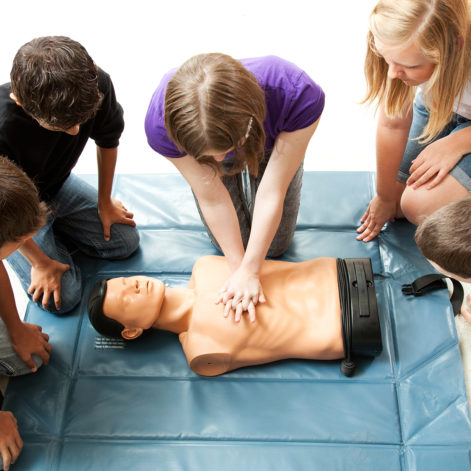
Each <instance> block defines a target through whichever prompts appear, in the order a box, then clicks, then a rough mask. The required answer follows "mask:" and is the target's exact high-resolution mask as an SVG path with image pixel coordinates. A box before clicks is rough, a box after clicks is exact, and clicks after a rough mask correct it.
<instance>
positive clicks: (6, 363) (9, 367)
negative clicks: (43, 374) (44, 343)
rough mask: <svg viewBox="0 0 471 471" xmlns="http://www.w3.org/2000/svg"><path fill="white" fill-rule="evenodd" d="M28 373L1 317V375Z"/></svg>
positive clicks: (35, 359)
mask: <svg viewBox="0 0 471 471" xmlns="http://www.w3.org/2000/svg"><path fill="white" fill-rule="evenodd" d="M33 360H34V362H35V363H36V366H37V367H38V368H39V367H40V366H41V365H42V360H41V358H40V357H38V356H36V355H33ZM28 373H31V371H30V369H29V368H28V367H27V366H26V364H25V363H23V360H22V359H21V358H20V357H19V356H18V355H17V354H16V352H15V350H13V347H12V345H11V341H10V337H9V336H8V331H7V328H6V326H5V324H4V322H3V321H2V319H1V318H0V376H20V375H25V374H28ZM0 469H1V468H0Z"/></svg>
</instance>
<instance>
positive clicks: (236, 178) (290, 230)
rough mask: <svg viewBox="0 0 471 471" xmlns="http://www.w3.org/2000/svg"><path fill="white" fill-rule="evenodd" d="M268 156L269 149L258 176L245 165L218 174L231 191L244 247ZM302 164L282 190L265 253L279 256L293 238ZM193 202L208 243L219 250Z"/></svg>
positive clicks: (301, 179)
mask: <svg viewBox="0 0 471 471" xmlns="http://www.w3.org/2000/svg"><path fill="white" fill-rule="evenodd" d="M269 159H270V152H266V153H265V156H264V159H263V161H262V162H261V163H260V165H259V170H258V176H257V177H253V176H252V175H250V174H249V172H248V171H247V169H245V170H244V171H243V172H242V173H238V174H236V175H225V176H223V177H222V182H223V183H224V186H225V187H226V188H227V190H228V192H229V194H230V195H231V199H232V204H233V205H234V208H235V210H236V213H237V218H238V219H239V227H240V233H241V236H242V242H243V244H244V247H245V248H247V243H248V241H249V236H250V230H251V227H252V215H253V209H254V203H255V196H256V193H257V190H258V187H259V185H260V182H261V180H262V178H263V175H264V173H265V169H266V167H267V164H268V160H269ZM303 173H304V168H303V164H301V165H300V166H299V168H298V170H297V171H296V173H295V175H294V177H293V179H292V180H291V183H290V184H289V187H288V190H287V191H286V196H285V200H284V203H283V214H282V216H281V222H280V225H279V226H278V230H277V231H276V234H275V237H274V238H273V241H272V243H271V245H270V248H269V249H268V254H267V255H268V256H269V257H279V256H280V255H282V254H283V253H284V252H286V250H287V249H288V247H289V244H290V243H291V240H292V239H293V235H294V230H295V229H296V220H297V218H298V211H299V203H300V199H301V186H302V181H303ZM195 201H196V206H197V208H198V212H199V214H200V217H201V220H202V221H203V224H204V226H205V228H206V232H207V233H208V236H209V238H210V239H211V242H212V244H213V245H214V246H215V247H216V248H217V249H218V250H221V247H220V246H219V244H218V242H217V240H216V239H215V237H214V235H213V234H212V232H211V230H210V229H209V227H208V225H207V224H206V221H205V219H204V217H203V213H202V212H201V209H200V207H199V204H198V200H197V199H196V198H195Z"/></svg>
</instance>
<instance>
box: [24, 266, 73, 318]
mask: <svg viewBox="0 0 471 471" xmlns="http://www.w3.org/2000/svg"><path fill="white" fill-rule="evenodd" d="M69 269H70V266H69V265H67V264H65V263H61V262H58V261H57V260H53V259H52V258H49V257H48V258H47V260H45V261H42V262H41V263H38V264H35V265H31V284H30V285H29V288H28V294H31V296H32V300H33V302H35V303H37V302H38V301H39V299H40V297H41V296H42V297H43V299H42V306H43V309H46V310H47V309H48V305H49V299H50V298H51V296H52V299H53V300H54V304H55V306H56V309H58V310H59V309H60V308H61V280H62V275H63V274H64V273H65V272H66V271H67V270H69Z"/></svg>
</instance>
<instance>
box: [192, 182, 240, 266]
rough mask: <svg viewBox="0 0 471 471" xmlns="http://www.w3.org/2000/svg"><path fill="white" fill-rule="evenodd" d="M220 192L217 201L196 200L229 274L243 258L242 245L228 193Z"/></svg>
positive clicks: (235, 215) (237, 223)
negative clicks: (216, 242)
mask: <svg viewBox="0 0 471 471" xmlns="http://www.w3.org/2000/svg"><path fill="white" fill-rule="evenodd" d="M224 190H225V191H223V192H221V194H220V197H219V198H217V200H212V201H208V200H204V199H202V200H201V201H200V200H198V202H199V204H200V208H201V211H202V213H203V215H204V218H205V220H206V223H207V224H208V226H209V229H210V230H211V232H212V234H213V236H214V237H215V239H216V240H217V241H218V243H219V246H220V247H221V250H222V252H223V253H224V255H225V257H226V260H227V263H228V265H229V268H230V270H231V272H234V271H235V270H237V268H239V266H240V264H241V262H242V260H243V258H244V245H243V242H242V237H241V234H240V227H239V220H238V218H237V214H236V211H235V209H234V205H233V204H232V200H231V197H230V195H229V192H228V191H227V190H226V189H225V188H224Z"/></svg>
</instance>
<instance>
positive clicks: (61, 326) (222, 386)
mask: <svg viewBox="0 0 471 471" xmlns="http://www.w3.org/2000/svg"><path fill="white" fill-rule="evenodd" d="M88 180H89V181H94V177H89V178H88ZM373 194H374V175H373V174H371V173H366V172H358V173H357V172H349V173H346V172H320V173H317V172H316V173H314V172H307V173H306V174H305V176H304V185H303V193H302V201H301V209H300V213H299V217H298V226H297V231H296V233H295V236H294V240H293V243H292V246H291V248H290V249H289V250H288V252H287V253H286V254H285V256H284V257H283V259H285V260H289V261H302V260H307V259H310V258H315V257H322V256H331V257H342V258H351V257H369V258H371V260H372V264H373V270H374V273H375V282H376V291H377V296H378V306H379V311H380V321H381V326H382V335H383V352H382V353H381V355H380V356H378V357H377V358H375V359H362V360H361V361H360V362H359V364H358V368H357V372H356V374H355V376H354V377H353V378H346V377H344V376H342V374H341V373H340V370H339V362H336V361H335V362H327V361H326V362H315V361H295V360H287V361H282V362H278V363H274V364H269V365H263V366H257V367H251V368H245V369H240V370H237V371H234V372H231V373H228V374H225V375H223V376H219V377H213V378H206V377H200V376H198V375H196V374H194V373H193V372H192V371H191V370H190V369H189V367H188V365H187V363H186V359H185V356H184V354H183V352H182V350H181V347H180V343H179V341H178V338H177V336H176V335H174V334H170V333H166V332H155V333H152V334H151V335H150V336H148V337H147V338H145V339H143V340H141V341H137V342H135V343H130V344H126V345H125V344H124V343H122V342H120V341H109V340H106V339H104V338H102V337H100V336H99V335H98V334H96V333H95V331H94V330H93V328H92V327H91V326H90V323H89V321H88V317H87V315H86V304H87V298H88V294H89V292H90V290H91V288H92V286H93V284H94V283H95V281H96V280H98V279H101V278H104V277H113V276H122V275H124V276H126V275H134V274H145V275H150V276H154V277H158V278H160V279H162V280H164V281H165V282H167V283H169V285H170V286H179V285H180V286H182V285H186V283H187V282H188V280H189V275H190V273H191V269H192V266H193V263H194V262H195V260H196V259H197V258H198V257H200V256H202V255H207V254H216V253H217V252H216V251H215V249H214V248H213V247H212V246H211V243H210V242H209V239H208V237H207V235H206V233H205V231H204V228H203V226H202V223H201V222H200V219H199V217H198V214H197V211H196V206H195V204H194V202H193V198H192V195H191V191H190V189H189V187H188V185H187V184H186V183H185V182H184V180H183V178H182V177H181V176H180V175H173V174H172V175H139V176H137V175H118V176H117V178H116V180H115V191H114V196H115V197H117V198H118V199H120V200H121V201H123V202H124V204H125V205H126V207H128V208H129V209H130V210H131V211H133V212H134V215H135V220H136V222H137V224H138V227H139V230H140V235H141V248H140V250H139V251H138V252H137V253H136V254H135V255H134V256H133V257H132V258H130V259H128V260H125V261H120V262H106V261H100V260H92V259H89V258H85V257H82V258H80V259H79V261H80V266H81V269H82V275H83V277H84V280H85V283H84V285H85V288H84V294H83V300H82V304H81V306H80V307H79V308H77V309H76V311H75V312H74V313H72V314H71V315H68V316H66V317H61V318H59V317H55V316H54V315H51V314H47V313H45V312H43V311H41V310H40V309H39V308H37V307H35V306H34V305H32V304H29V306H28V309H27V320H28V321H29V322H33V323H38V324H40V325H42V326H43V328H44V331H45V332H47V333H48V334H49V335H50V338H51V343H52V346H53V354H52V356H51V361H50V364H49V365H48V366H47V367H45V368H41V369H40V371H39V372H38V373H36V374H34V375H28V376H25V377H21V378H14V379H12V380H11V382H10V385H9V387H8V391H7V395H6V398H5V401H4V406H3V408H4V409H5V410H11V411H13V413H14V414H15V416H16V417H17V419H18V425H19V428H20V431H21V434H22V437H23V440H24V442H25V446H24V450H23V452H22V454H21V456H20V458H19V460H18V462H17V463H16V464H15V465H14V466H13V467H12V469H13V470H14V471H20V470H41V471H53V470H54V471H56V470H60V471H69V470H70V471H81V470H84V471H85V470H87V471H94V470H97V471H98V470H100V471H103V470H115V469H132V470H138V471H141V470H142V471H148V470H185V471H188V470H190V471H191V470H198V471H200V470H224V471H226V470H227V471H231V470H237V471H240V470H241V469H242V470H250V471H251V470H257V471H265V470H283V471H285V470H286V471H289V470H293V471H294V470H295V471H299V470H323V471H324V470H329V471H330V470H344V469H345V470H362V471H363V470H365V471H379V470H381V471H388V470H391V471H392V470H403V471H412V470H427V471H435V470H437V471H438V470H439V471H443V470H453V471H461V470H469V469H471V457H470V456H471V453H470V450H471V421H470V417H469V412H468V404H467V401H466V393H465V386H464V378H463V369H462V363H461V358H460V353H459V348H458V340H457V335H456V330H455V325H454V321H453V314H452V311H451V305H450V304H449V301H448V296H447V293H446V292H445V290H442V291H441V292H435V293H430V294H428V295H426V296H424V297H421V298H413V297H405V296H403V294H402V293H401V284H402V283H406V282H411V281H412V280H414V279H415V278H417V277H418V276H421V275H423V274H425V273H429V272H431V271H432V269H431V267H430V265H429V264H428V263H427V262H426V260H425V259H424V258H423V257H422V255H421V254H420V253H419V251H418V249H417V247H416V245H415V243H414V241H413V234H414V229H415V228H414V227H413V226H412V225H410V224H408V223H406V222H401V221H400V222H396V223H394V224H392V225H388V226H387V228H386V230H384V231H383V232H382V233H381V234H380V236H379V237H377V238H376V240H375V241H374V242H370V243H368V244H364V243H362V242H358V241H356V240H355V235H356V234H355V228H356V227H357V226H358V222H359V219H360V217H361V215H362V213H363V211H364V210H365V208H366V207H367V205H368V202H369V200H370V198H371V197H372V195H373Z"/></svg>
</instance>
